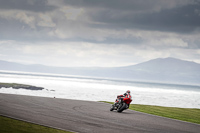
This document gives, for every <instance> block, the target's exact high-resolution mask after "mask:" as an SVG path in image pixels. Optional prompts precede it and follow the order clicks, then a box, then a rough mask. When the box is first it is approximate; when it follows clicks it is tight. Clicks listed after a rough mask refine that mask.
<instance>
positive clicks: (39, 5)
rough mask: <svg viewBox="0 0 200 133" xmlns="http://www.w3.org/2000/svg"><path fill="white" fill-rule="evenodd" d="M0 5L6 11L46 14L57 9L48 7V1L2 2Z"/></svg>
mask: <svg viewBox="0 0 200 133" xmlns="http://www.w3.org/2000/svg"><path fill="white" fill-rule="evenodd" d="M0 3H1V4H0V9H4V10H25V11H33V12H45V11H52V10H55V9H56V6H53V5H48V0H17V1H16V0H0Z"/></svg>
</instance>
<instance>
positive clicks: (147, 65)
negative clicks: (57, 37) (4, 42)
mask: <svg viewBox="0 0 200 133" xmlns="http://www.w3.org/2000/svg"><path fill="white" fill-rule="evenodd" d="M0 70H8V71H24V72H40V73H54V74H55V73H56V74H67V75H79V76H92V77H100V78H115V79H126V80H136V81H149V82H164V83H181V84H182V83H184V84H199V85H200V64H198V63H195V62H190V61H184V60H179V59H175V58H158V59H153V60H150V61H147V62H143V63H140V64H137V65H132V66H125V67H112V68H106V67H104V68H103V67H50V66H44V65H23V64H19V63H14V62H7V61H0Z"/></svg>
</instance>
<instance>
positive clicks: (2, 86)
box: [0, 83, 44, 90]
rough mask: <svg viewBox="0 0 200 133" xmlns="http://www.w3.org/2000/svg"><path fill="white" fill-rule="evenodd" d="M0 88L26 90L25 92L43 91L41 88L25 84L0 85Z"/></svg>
mask: <svg viewBox="0 0 200 133" xmlns="http://www.w3.org/2000/svg"><path fill="white" fill-rule="evenodd" d="M1 88H13V89H20V88H23V89H27V90H43V89H44V88H43V87H37V86H32V85H26V84H18V83H0V89H1Z"/></svg>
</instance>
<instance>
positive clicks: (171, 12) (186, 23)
mask: <svg viewBox="0 0 200 133" xmlns="http://www.w3.org/2000/svg"><path fill="white" fill-rule="evenodd" d="M133 3H134V4H133ZM133 3H132V4H133V5H135V4H136V2H133ZM154 4H155V3H154ZM117 5H120V3H119V4H117ZM122 5H123V4H122ZM130 5H131V4H130ZM130 5H127V9H125V10H121V9H122V8H121V9H119V7H117V8H114V7H113V6H111V8H106V6H105V7H102V8H100V9H97V10H94V11H92V10H89V11H88V15H89V16H90V18H91V19H92V20H93V21H95V22H101V23H103V24H99V25H95V26H97V27H98V26H99V27H101V28H114V29H124V28H125V29H135V28H136V29H144V30H155V31H167V32H168V31H170V32H178V33H190V32H192V31H195V30H196V29H198V28H199V27H200V12H199V9H200V4H199V3H198V2H197V3H195V4H191V3H190V4H188V5H187V4H186V5H183V6H174V7H173V8H165V9H160V11H154V8H153V7H154V6H153V5H152V3H151V4H149V3H148V2H146V3H145V2H144V4H141V6H140V9H134V6H133V8H129V6H130ZM136 5H139V4H138V3H137V4H136ZM146 5H150V6H149V7H152V9H150V8H149V7H148V9H146ZM151 5H152V6H151ZM122 7H123V6H122ZM131 9H132V10H131ZM141 9H144V10H147V12H144V11H142V10H141ZM139 10H141V12H140V11H139Z"/></svg>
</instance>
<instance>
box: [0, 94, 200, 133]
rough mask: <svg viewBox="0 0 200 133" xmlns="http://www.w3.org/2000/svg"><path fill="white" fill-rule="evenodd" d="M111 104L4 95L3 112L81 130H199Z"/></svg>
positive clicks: (194, 132)
mask: <svg viewBox="0 0 200 133" xmlns="http://www.w3.org/2000/svg"><path fill="white" fill-rule="evenodd" d="M109 108H110V104H107V103H100V102H91V101H79V100H67V99H57V98H44V97H33V96H22V95H10V94H0V115H2V116H9V117H12V118H17V119H20V120H25V121H29V122H33V123H37V124H41V125H46V126H50V127H55V128H59V129H64V130H68V131H69V130H70V131H74V132H80V133H122V132H126V133H199V132H200V125H199V124H193V123H188V122H182V121H178V120H172V119H168V118H163V117H158V116H153V115H148V114H145V113H140V112H136V111H132V110H125V111H124V112H122V113H117V112H116V111H112V112H111V111H109Z"/></svg>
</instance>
